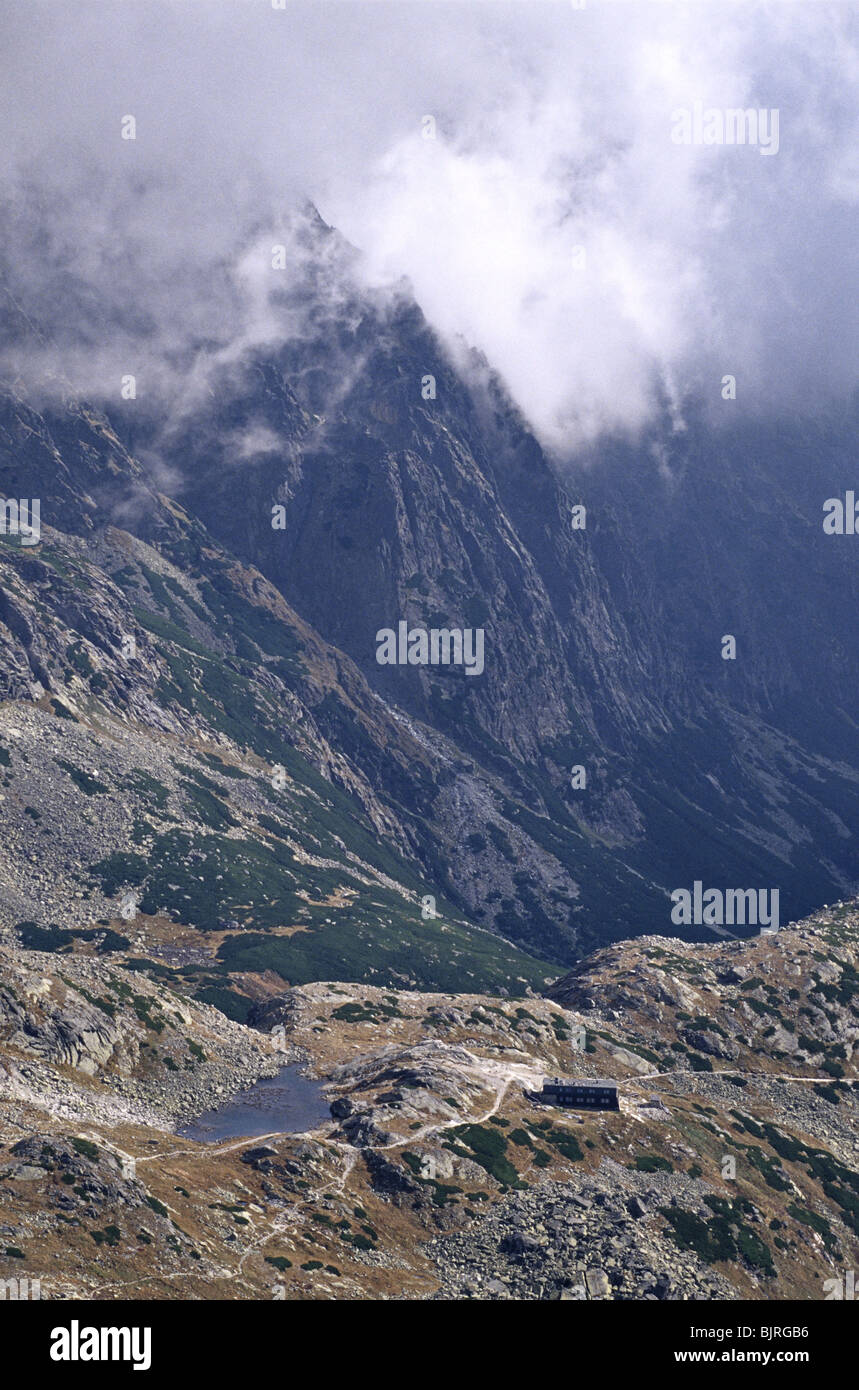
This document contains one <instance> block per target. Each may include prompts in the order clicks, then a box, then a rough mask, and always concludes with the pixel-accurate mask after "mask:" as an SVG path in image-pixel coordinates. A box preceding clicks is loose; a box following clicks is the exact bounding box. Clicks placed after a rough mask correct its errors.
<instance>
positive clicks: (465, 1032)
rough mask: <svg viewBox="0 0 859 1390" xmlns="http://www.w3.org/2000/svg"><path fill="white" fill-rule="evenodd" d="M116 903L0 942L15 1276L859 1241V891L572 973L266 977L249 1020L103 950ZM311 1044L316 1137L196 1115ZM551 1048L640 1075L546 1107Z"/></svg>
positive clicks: (785, 1279)
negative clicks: (463, 986) (49, 933)
mask: <svg viewBox="0 0 859 1390" xmlns="http://www.w3.org/2000/svg"><path fill="white" fill-rule="evenodd" d="M123 925H124V924H123V923H122V922H121V920H117V921H115V922H113V924H112V926H111V927H110V928H106V929H105V931H104V932H103V933H102V934H101V936H100V937H98V936H97V937H96V938H95V939H93V938H87V937H83V938H82V937H81V936H80V935H78V936H77V937H71V936H70V937H69V938H68V940H67V941H66V942H65V943H64V944H63V945H62V947H61V948H60V949H57V947H56V943H54V949H52V950H33V949H26V948H25V947H24V946H22V945H21V943H20V940H18V939H17V938H16V936H15V934H14V933H7V935H6V937H5V939H4V941H3V943H2V946H0V978H2V981H3V983H2V985H0V1278H2V1280H3V1281H8V1280H22V1279H28V1280H30V1281H33V1280H38V1281H39V1283H40V1288H41V1296H42V1297H43V1298H51V1299H66V1298H72V1297H84V1298H88V1299H128V1298H141V1297H145V1298H157V1299H173V1298H177V1297H180V1298H191V1299H223V1298H227V1299H280V1298H284V1299H319V1298H337V1299H367V1298H372V1299H376V1298H382V1299H427V1298H429V1299H433V1298H436V1299H437V1298H478V1299H505V1298H514V1299H612V1298H614V1299H645V1300H662V1299H718V1300H723V1299H733V1298H752V1299H770V1300H779V1299H788V1298H801V1299H809V1300H817V1299H824V1298H827V1297H837V1296H838V1293H837V1290H838V1288H839V1283H838V1281H839V1280H843V1279H844V1278H845V1276H846V1273H847V1271H849V1270H850V1269H852V1268H854V1267H855V1264H856V1260H857V1257H859V1246H857V1232H859V1126H857V1104H856V1093H855V1080H856V1061H855V1047H856V1042H857V1038H859V1019H857V1012H856V1009H857V1006H856V992H855V981H856V965H857V939H859V910H857V909H856V907H855V905H853V904H847V905H838V906H837V907H835V908H833V909H827V910H825V911H823V912H821V913H819V914H817V916H816V917H815V918H813V919H808V920H807V921H805V922H802V923H799V924H796V925H794V926H791V927H787V928H784V929H783V930H782V931H780V932H779V933H777V934H776V935H771V936H761V937H759V938H757V939H754V940H750V941H747V942H743V943H740V942H731V943H723V942H719V943H717V944H714V945H713V946H700V945H697V946H692V945H684V944H682V943H679V942H677V941H673V940H668V939H663V938H655V937H646V938H642V939H641V940H638V941H635V942H627V943H622V944H620V945H616V946H612V947H609V948H606V949H605V950H603V951H600V952H597V953H596V954H595V955H594V956H592V957H590V958H589V959H588V960H586V961H584V962H583V963H582V964H581V965H580V966H579V967H577V968H576V970H575V971H574V972H572V974H570V975H568V976H566V977H564V978H563V979H562V980H559V981H558V982H557V983H556V984H555V985H554V986H553V987H552V988H551V990H550V997H541V996H538V995H537V994H536V993H534V992H533V991H529V992H527V993H525V994H524V995H523V996H522V997H521V998H513V997H510V995H509V994H508V995H505V994H498V995H489V994H472V995H463V994H445V993H426V992H418V991H413V990H396V989H387V988H375V987H372V986H369V985H355V984H340V983H325V984H319V983H317V984H306V985H301V986H297V987H295V988H292V989H288V990H287V991H285V992H284V991H283V990H282V989H281V990H280V991H279V992H278V991H276V990H275V989H274V988H273V986H272V985H271V982H269V989H268V990H267V991H261V990H260V989H259V986H258V981H257V982H256V985H255V993H256V995H257V996H258V997H256V998H255V999H254V1000H253V1001H252V1002H251V1012H250V1015H249V1021H248V1022H247V1023H240V1022H237V1021H233V1020H231V1019H229V1018H227V1017H226V1016H225V1015H224V1014H223V1013H222V1012H221V1011H219V1010H218V1009H216V1008H214V1007H213V1006H212V1005H209V1004H206V1003H204V1002H201V1001H200V1000H199V999H197V998H193V997H190V995H189V993H188V990H187V987H186V989H185V992H183V986H182V976H181V975H175V974H169V972H167V971H166V970H165V968H164V967H163V966H162V967H161V969H160V972H159V969H158V968H157V964H158V963H157V958H156V956H155V953H154V951H153V955H152V956H151V957H146V956H143V957H141V956H140V955H139V954H135V953H136V952H139V950H140V947H139V945H138V946H133V945H132V944H131V943H128V942H127V941H126V944H125V946H122V945H121V944H120V945H119V946H116V943H113V944H114V947H115V949H113V950H111V951H109V952H107V953H105V952H104V950H103V947H104V941H105V940H107V941H108V944H110V937H109V936H108V935H107V933H109V932H111V931H112V932H115V934H116V936H117V937H120V938H121V928H122V927H123ZM136 925H137V926H139V928H140V935H141V938H142V939H147V933H148V932H150V930H154V928H153V927H152V924H149V923H147V922H146V921H145V919H142V918H141V919H139V921H138V922H137V923H136ZM100 947H101V948H102V951H101V953H99V948H100ZM153 967H155V968H153ZM231 984H232V986H233V987H234V988H237V989H239V990H240V989H241V987H242V981H241V978H240V977H237V978H236V979H233V980H231ZM260 996H262V997H260ZM582 1029H583V1030H584V1031H583V1033H582V1031H581V1030H582ZM290 1061H300V1062H301V1063H302V1065H303V1067H304V1068H305V1069H306V1070H307V1071H308V1072H309V1073H310V1074H311V1075H312V1076H314V1077H316V1078H317V1079H318V1080H319V1082H320V1083H321V1084H322V1085H323V1087H324V1090H325V1096H326V1099H327V1101H328V1103H329V1107H330V1118H329V1119H328V1120H326V1121H325V1122H324V1123H322V1124H321V1125H320V1126H319V1127H318V1128H316V1129H314V1130H313V1131H312V1132H309V1133H303V1134H284V1133H281V1132H274V1133H270V1134H264V1135H262V1136H256V1137H254V1138H241V1137H236V1138H231V1139H229V1140H226V1141H223V1142H216V1143H213V1144H205V1143H197V1142H193V1141H189V1140H187V1139H181V1138H179V1137H178V1136H177V1134H176V1133H175V1130H176V1126H177V1124H178V1123H179V1122H180V1121H181V1120H183V1119H186V1118H188V1117H189V1116H191V1115H193V1114H197V1113H199V1112H200V1111H202V1110H205V1109H208V1108H211V1107H213V1106H216V1105H218V1104H219V1103H220V1102H222V1101H223V1100H226V1099H227V1097H228V1096H230V1095H231V1094H234V1093H235V1092H236V1091H238V1090H240V1089H241V1088H243V1087H246V1086H247V1085H249V1084H250V1083H251V1082H253V1081H254V1080H255V1079H256V1078H257V1077H259V1076H262V1075H271V1074H274V1073H275V1072H277V1071H278V1070H279V1069H280V1068H281V1067H282V1066H283V1065H284V1063H285V1062H290ZM558 1074H560V1075H576V1076H597V1077H604V1078H611V1079H614V1080H617V1081H618V1082H619V1083H620V1109H619V1110H618V1111H616V1112H605V1113H584V1112H578V1111H565V1110H561V1109H555V1108H549V1107H546V1106H545V1105H542V1104H541V1103H539V1101H538V1100H537V1099H536V1095H535V1093H536V1092H537V1091H538V1090H539V1089H540V1087H541V1085H542V1081H543V1078H544V1077H546V1076H554V1075H558ZM9 1287H10V1286H9V1285H8V1284H7V1285H6V1288H7V1289H8V1288H9ZM833 1291H834V1292H833Z"/></svg>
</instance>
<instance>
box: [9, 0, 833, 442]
mask: <svg viewBox="0 0 859 1390" xmlns="http://www.w3.org/2000/svg"><path fill="white" fill-rule="evenodd" d="M3 30H4V44H3V48H4V55H5V56H4V58H3V69H4V72H3V94H2V97H0V123H2V138H0V177H2V181H3V185H4V189H5V194H6V197H5V200H4V201H5V203H6V208H7V213H6V224H5V230H6V237H7V238H8V236H9V235H13V236H14V245H13V246H12V247H11V248H9V247H7V254H8V255H10V256H11V258H12V266H13V276H12V278H13V281H14V283H15V285H16V289H17V291H18V292H19V293H20V294H22V295H23V297H24V298H25V299H26V298H28V297H30V296H32V297H33V303H34V305H36V306H37V307H38V308H39V309H40V311H41V312H43V313H44V312H47V311H48V309H49V308H50V312H51V316H52V322H53V324H54V326H55V327H56V328H57V329H58V330H59V336H60V338H62V337H63V332H62V329H63V324H62V316H63V313H64V312H67V313H68V315H69V316H70V317H71V318H73V319H74V318H77V317H78V314H79V308H78V307H76V304H77V305H78V306H79V300H77V301H76V300H75V297H74V296H72V297H71V298H69V299H68V300H66V299H65V298H64V295H65V291H59V290H58V286H59V285H60V281H59V280H58V279H57V276H58V273H60V272H61V273H62V275H63V276H66V275H68V276H70V277H72V278H73V279H74V282H75V284H76V285H77V286H78V291H77V293H78V294H79V293H80V290H79V287H80V285H82V284H89V285H91V286H92V297H93V300H94V301H95V302H97V303H98V305H99V312H98V314H96V315H95V316H94V317H95V320H97V322H98V325H99V329H98V331H97V332H94V331H90V333H89V340H88V342H87V343H86V344H83V345H82V344H81V343H77V344H76V346H75V347H74V349H72V347H71V346H70V345H69V344H67V345H66V359H65V363H64V368H65V369H66V371H67V374H68V375H69V376H70V377H71V379H72V380H73V381H74V382H75V384H77V385H80V386H81V388H82V389H84V388H85V389H88V390H90V391H93V392H94V393H98V391H99V390H101V389H107V385H106V383H107V382H108V381H112V380H115V377H116V361H117V357H118V356H120V357H122V356H128V355H129V354H131V355H134V353H137V354H138V355H140V356H142V357H145V359H146V361H147V363H148V365H149V368H150V372H151V374H152V376H153V379H155V378H156V377H157V375H158V367H159V362H160V361H161V362H163V360H165V359H166V358H167V357H168V356H170V355H171V354H172V355H173V357H174V359H175V354H176V353H177V352H178V351H181V348H182V346H183V343H184V341H186V340H188V339H189V338H190V336H191V335H194V334H208V333H211V334H213V335H214V336H216V337H218V338H219V340H220V341H221V343H222V346H223V347H224V350H225V351H226V352H229V351H230V350H240V348H241V345H242V344H244V343H247V342H248V341H251V340H253V337H254V334H255V332H256V333H260V334H262V336H265V335H266V334H269V333H271V332H277V331H278V329H277V325H276V323H274V324H273V323H272V322H271V320H270V319H269V317H268V315H267V314H266V313H265V299H266V294H267V291H266V284H267V280H266V274H267V270H268V267H267V265H266V259H265V258H266V254H267V253H266V248H267V247H269V246H270V244H271V243H272V242H277V241H279V240H284V239H286V238H287V237H288V232H287V231H286V230H285V226H286V224H285V222H284V220H283V213H284V210H285V209H287V208H289V207H290V206H292V205H294V204H295V202H296V200H298V199H300V198H302V197H305V196H306V197H309V198H311V199H312V200H313V201H314V202H316V204H317V206H318V207H319V209H320V211H321V213H322V215H323V216H324V217H325V218H326V220H327V221H329V222H331V223H333V224H334V225H336V226H337V227H338V228H339V229H340V230H341V231H342V232H343V233H344V235H345V236H346V237H348V238H349V239H350V240H351V241H352V242H353V244H354V245H356V246H357V247H359V248H360V249H361V251H362V252H363V253H365V258H364V260H363V261H362V262H361V265H360V268H359V270H358V274H359V277H360V278H361V279H363V280H364V281H366V282H367V283H368V284H373V285H383V284H385V283H388V282H390V281H394V280H395V279H397V278H398V277H400V276H402V275H405V276H407V277H409V279H410V280H411V281H412V283H413V285H414V288H415V292H416V295H417V298H418V300H419V302H420V303H421V305H422V307H423V308H424V310H425V312H426V313H427V315H428V317H429V318H430V320H431V322H432V323H433V324H434V325H435V326H436V327H437V328H438V330H439V331H440V332H441V333H442V334H443V335H444V336H445V338H446V339H447V341H449V342H451V343H453V342H455V341H459V340H465V341H466V342H467V343H468V344H470V345H474V346H476V347H478V348H479V349H481V350H482V351H483V352H484V353H485V354H486V356H487V358H488V359H489V360H490V362H491V363H492V364H493V365H494V366H496V367H497V368H498V369H499V370H500V371H501V373H502V374H503V376H504V378H505V380H506V381H507V383H508V385H509V387H510V389H511V391H512V393H513V395H514V396H515V398H516V399H517V401H518V402H519V404H520V405H521V406H522V408H523V409H524V411H525V412H526V414H527V415H528V417H529V418H530V420H531V421H532V423H533V425H534V427H535V428H536V429H537V431H538V432H539V434H540V435H541V437H542V438H543V439H544V441H545V442H546V443H548V444H549V445H551V446H553V447H555V448H556V449H558V450H560V451H562V452H563V451H565V450H567V449H574V448H575V447H576V446H577V444H578V443H580V442H585V441H591V440H593V439H594V438H596V437H598V435H599V433H600V431H601V430H603V429H606V428H611V429H617V428H625V429H630V430H634V429H636V428H637V427H638V426H640V425H641V424H643V423H644V422H645V421H646V420H647V419H648V418H649V416H650V415H651V413H652V410H653V406H654V400H655V399H656V395H657V393H659V392H663V393H666V392H667V394H668V395H669V396H671V397H672V398H673V399H674V400H675V402H676V405H677V418H678V419H682V403H683V400H684V398H685V396H686V394H687V393H690V392H694V391H700V392H702V393H703V395H704V398H705V399H708V400H718V399H719V396H718V381H719V379H720V378H721V376H722V374H723V373H732V374H736V376H737V378H738V405H740V406H741V407H744V408H752V409H756V410H761V411H764V412H770V411H777V410H782V409H784V408H798V409H800V410H802V409H805V408H813V407H814V405H815V402H816V401H817V400H818V399H819V398H820V397H821V396H822V395H826V394H829V393H833V394H840V393H842V392H844V391H846V390H850V389H852V388H853V387H854V385H855V380H856V342H857V334H856V320H855V301H856V293H855V290H856V262H855V249H854V248H855V245H856V241H857V238H856V227H855V209H856V197H857V177H856V175H857V148H859V146H857V139H856V135H857V131H856V108H855V96H854V93H855V90H856V78H857V73H859V57H857V43H856V10H855V7H853V6H851V5H848V4H828V3H826V2H825V0H821V3H816V2H815V0H805V2H804V3H803V2H802V0H800V3H774V4H766V5H759V4H755V3H752V0H744V2H743V3H736V4H731V3H718V4H709V3H694V4H687V5H683V4H676V3H672V2H671V0H653V3H650V0H640V2H639V3H621V2H620V0H619V2H618V3H610V2H606V0H587V4H586V7H585V8H584V9H582V10H580V9H578V8H576V7H575V5H573V4H570V3H567V0H554V3H547V4H543V3H540V0H524V2H523V3H518V4H496V3H491V0H485V2H483V0H475V3H470V4H469V3H454V4H446V3H438V4H436V3H433V0H417V3H404V2H403V0H394V2H393V3H387V0H370V2H369V3H364V0H351V2H350V0H347V2H346V3H332V0H312V3H309V4H302V3H296V2H295V0H288V4H287V9H286V10H285V11H281V10H275V9H274V8H273V7H272V4H271V0H166V2H165V3H147V2H146V0H142V2H140V0H135V3H129V2H128V0H123V3H118V2H117V0H99V2H98V3H90V4H86V3H84V4H80V3H76V4H75V5H74V6H73V7H71V6H68V5H63V4H61V3H58V0H47V3H35V4H34V3H32V2H31V0H28V2H27V3H26V4H25V3H17V4H16V3H14V0H13V3H9V4H7V7H6V13H5V17H4V20H3ZM696 101H697V102H701V103H702V104H703V107H704V108H730V107H743V108H745V107H750V106H754V107H761V108H766V109H768V110H772V109H777V110H778V111H779V148H778V152H777V153H776V154H773V155H772V156H770V157H768V156H765V155H762V154H761V153H760V150H759V149H758V148H754V147H751V146H745V147H736V146H734V147H728V146H724V145H723V146H718V145H715V146H714V145H710V146H704V145H690V146H682V145H677V144H676V143H674V142H673V141H672V139H671V128H672V113H673V112H675V111H676V110H677V108H681V107H682V108H687V107H688V108H691V107H692V106H693V105H694V103H695V102H696ZM126 114H133V115H134V116H135V118H136V122H137V138H136V140H134V141H123V140H121V138H120V121H121V118H122V117H123V116H124V115H126ZM428 115H431V116H433V118H434V120H435V122H436V127H437V129H436V138H435V139H426V138H425V126H424V125H423V124H422V122H423V120H424V118H425V117H426V116H428ZM34 222H38V223H39V226H40V232H39V235H38V237H36V238H32V237H31V238H30V240H29V241H28V239H27V237H26V235H25V234H24V228H25V226H27V225H29V226H32V225H33V224H34ZM576 248H582V249H583V253H584V255H583V254H582V250H578V251H577V250H576ZM257 258H261V259H260V260H259V264H257ZM63 283H65V282H63ZM261 301H262V302H261ZM64 306H65V307H64ZM72 326H73V325H72V324H71V323H70V324H68V325H65V327H68V328H71V327H72ZM230 343H232V348H231V347H230V346H229V345H230ZM174 366H175V360H174ZM129 369H130V368H129ZM171 370H172V368H171ZM165 376H166V373H165Z"/></svg>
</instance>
